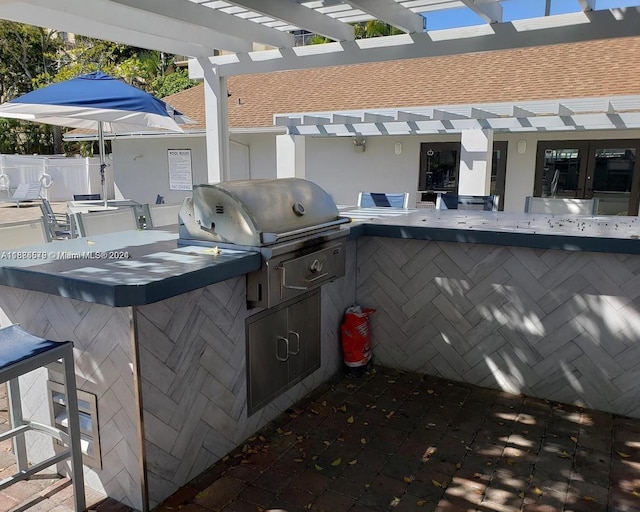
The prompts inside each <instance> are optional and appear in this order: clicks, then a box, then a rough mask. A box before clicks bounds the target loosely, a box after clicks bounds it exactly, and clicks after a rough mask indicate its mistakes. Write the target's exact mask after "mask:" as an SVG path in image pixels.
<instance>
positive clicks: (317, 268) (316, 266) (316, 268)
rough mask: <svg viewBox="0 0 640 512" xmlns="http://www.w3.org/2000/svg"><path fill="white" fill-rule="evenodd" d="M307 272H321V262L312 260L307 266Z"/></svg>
mask: <svg viewBox="0 0 640 512" xmlns="http://www.w3.org/2000/svg"><path fill="white" fill-rule="evenodd" d="M309 270H311V272H313V273H316V272H321V271H322V262H321V261H320V260H313V261H312V262H311V265H309Z"/></svg>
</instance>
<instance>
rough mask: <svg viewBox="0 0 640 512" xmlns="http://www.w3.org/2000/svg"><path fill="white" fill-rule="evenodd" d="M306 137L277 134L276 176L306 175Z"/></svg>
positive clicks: (294, 176)
mask: <svg viewBox="0 0 640 512" xmlns="http://www.w3.org/2000/svg"><path fill="white" fill-rule="evenodd" d="M305 139H306V138H305V137H304V136H303V135H276V177H277V178H303V179H304V177H305V174H306V173H305Z"/></svg>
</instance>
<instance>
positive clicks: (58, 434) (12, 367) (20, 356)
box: [0, 324, 86, 512]
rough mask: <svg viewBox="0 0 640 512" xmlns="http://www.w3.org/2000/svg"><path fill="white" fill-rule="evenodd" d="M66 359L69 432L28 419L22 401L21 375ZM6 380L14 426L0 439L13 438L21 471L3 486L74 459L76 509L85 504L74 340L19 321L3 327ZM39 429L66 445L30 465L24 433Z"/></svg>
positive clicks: (0, 485)
mask: <svg viewBox="0 0 640 512" xmlns="http://www.w3.org/2000/svg"><path fill="white" fill-rule="evenodd" d="M59 359H62V360H63V366H64V381H65V395H66V399H67V413H68V425H69V433H67V432H65V431H63V430H61V429H58V428H56V427H54V426H50V425H44V424H42V423H37V422H34V421H30V420H27V419H25V418H24V417H23V415H22V402H21V399H20V387H19V384H18V377H19V376H20V375H23V374H25V373H28V372H30V371H33V370H36V369H38V368H41V367H43V366H45V365H47V364H50V363H55V362H57V361H58V360H59ZM1 382H6V383H7V398H8V405H9V407H8V408H9V414H10V418H11V426H12V428H11V430H9V431H8V432H5V433H4V434H1V435H0V441H4V440H5V439H9V438H15V439H14V450H15V455H16V462H17V465H18V472H17V473H16V474H14V475H12V476H10V477H8V478H5V479H4V480H2V481H0V490H2V489H4V488H6V487H8V486H9V485H11V484H13V483H15V482H18V481H20V480H25V479H27V478H29V477H30V476H32V475H33V474H34V473H37V472H39V471H41V470H43V469H45V468H47V467H49V466H51V465H53V464H56V463H58V462H61V461H63V460H65V459H70V461H71V478H72V482H73V496H74V502H75V509H76V511H77V512H81V511H84V510H85V508H86V504H85V497H84V477H83V473H82V452H81V450H80V425H79V420H78V396H77V391H76V376H75V370H74V365H73V343H72V342H70V341H64V342H58V341H51V340H46V339H44V338H39V337H38V336H34V335H33V334H30V333H28V332H26V331H25V330H24V329H22V328H21V327H20V326H19V325H16V324H14V325H10V326H8V327H5V328H2V329H0V383H1ZM27 431H36V432H40V433H42V434H46V435H49V436H51V437H53V438H54V439H57V440H59V441H60V442H62V443H63V444H64V445H65V450H64V451H62V452H60V453H58V454H56V455H54V456H53V457H50V458H48V459H46V460H44V461H42V462H39V463H37V464H33V465H32V466H28V464H27V450H26V444H25V439H24V434H25V432H27Z"/></svg>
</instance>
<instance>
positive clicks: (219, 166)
mask: <svg viewBox="0 0 640 512" xmlns="http://www.w3.org/2000/svg"><path fill="white" fill-rule="evenodd" d="M198 62H199V63H200V65H201V66H202V70H203V73H204V105H205V120H206V126H207V128H206V130H207V131H206V135H207V181H208V182H209V183H219V182H220V181H225V180H228V179H229V129H228V117H227V79H226V78H225V77H220V76H218V74H217V73H216V69H215V67H212V66H211V63H210V62H208V59H198Z"/></svg>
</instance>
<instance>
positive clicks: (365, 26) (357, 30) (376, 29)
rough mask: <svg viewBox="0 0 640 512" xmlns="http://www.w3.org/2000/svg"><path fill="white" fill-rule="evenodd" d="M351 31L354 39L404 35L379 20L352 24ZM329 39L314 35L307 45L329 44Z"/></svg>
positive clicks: (397, 29)
mask: <svg viewBox="0 0 640 512" xmlns="http://www.w3.org/2000/svg"><path fill="white" fill-rule="evenodd" d="M352 25H353V31H354V34H355V38H356V39H368V38H370V37H381V36H394V35H397V34H404V32H403V31H402V30H400V29H399V28H396V27H393V26H391V25H389V24H388V23H384V22H382V21H380V20H370V21H367V22H363V23H353V24H352ZM330 42H331V39H329V38H328V37H324V36H321V35H318V34H314V35H313V36H312V37H310V38H309V40H308V43H307V44H324V43H330Z"/></svg>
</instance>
